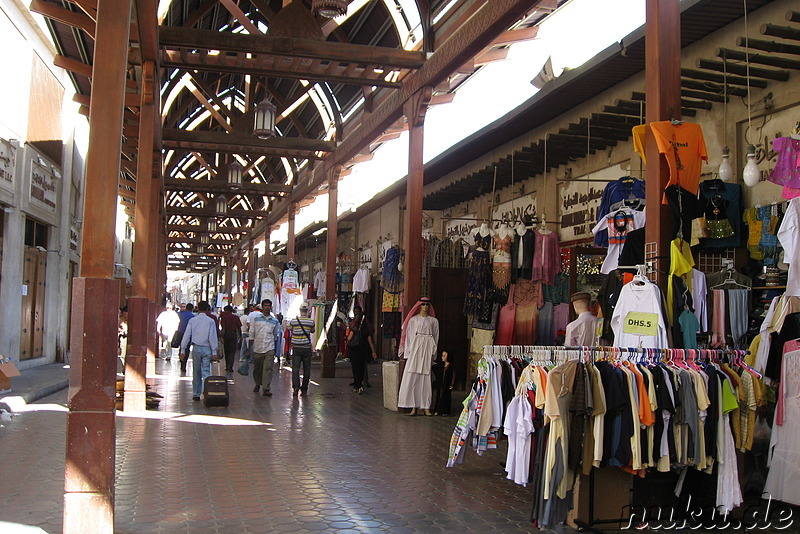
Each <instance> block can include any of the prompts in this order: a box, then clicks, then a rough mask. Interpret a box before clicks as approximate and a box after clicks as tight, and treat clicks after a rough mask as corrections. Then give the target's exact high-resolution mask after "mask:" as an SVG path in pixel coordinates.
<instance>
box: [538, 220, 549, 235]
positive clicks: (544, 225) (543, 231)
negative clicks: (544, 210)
mask: <svg viewBox="0 0 800 534" xmlns="http://www.w3.org/2000/svg"><path fill="white" fill-rule="evenodd" d="M551 232H552V230H548V229H547V217H546V216H545V215H542V221H541V222H540V223H539V233H540V234H542V235H547V234H549V233H551Z"/></svg>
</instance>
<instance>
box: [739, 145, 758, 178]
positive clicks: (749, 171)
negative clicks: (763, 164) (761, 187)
mask: <svg viewBox="0 0 800 534" xmlns="http://www.w3.org/2000/svg"><path fill="white" fill-rule="evenodd" d="M742 179H743V180H744V183H745V185H747V186H748V187H754V186H755V185H757V184H758V182H760V181H761V171H759V170H758V165H757V164H756V147H754V146H753V145H750V146H748V147H747V165H745V166H744V172H742Z"/></svg>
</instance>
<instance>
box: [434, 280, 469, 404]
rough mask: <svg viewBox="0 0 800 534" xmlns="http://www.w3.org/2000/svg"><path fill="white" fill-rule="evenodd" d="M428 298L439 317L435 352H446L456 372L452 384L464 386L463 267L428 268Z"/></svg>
mask: <svg viewBox="0 0 800 534" xmlns="http://www.w3.org/2000/svg"><path fill="white" fill-rule="evenodd" d="M430 288H431V300H432V301H433V307H434V309H435V310H436V318H437V319H438V320H439V351H440V352H441V351H443V350H446V351H447V353H448V354H449V355H450V361H451V362H452V363H453V366H454V369H455V373H456V387H457V388H459V389H464V385H465V384H466V380H467V359H468V357H469V345H468V340H467V323H466V321H464V312H463V311H462V310H463V308H464V295H465V294H466V291H467V271H466V270H465V269H447V268H443V267H432V268H431V281H430Z"/></svg>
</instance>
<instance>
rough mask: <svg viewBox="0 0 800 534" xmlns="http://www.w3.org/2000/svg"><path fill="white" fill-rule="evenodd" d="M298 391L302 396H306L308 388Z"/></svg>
mask: <svg viewBox="0 0 800 534" xmlns="http://www.w3.org/2000/svg"><path fill="white" fill-rule="evenodd" d="M300 393H302V394H303V396H304V397H308V390H307V389H301V390H300Z"/></svg>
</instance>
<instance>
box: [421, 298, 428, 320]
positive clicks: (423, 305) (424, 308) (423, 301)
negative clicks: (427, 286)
mask: <svg viewBox="0 0 800 534" xmlns="http://www.w3.org/2000/svg"><path fill="white" fill-rule="evenodd" d="M430 309H431V301H430V300H429V299H427V298H425V297H423V298H421V299H419V314H420V315H421V316H422V317H427V316H428V312H429V311H430Z"/></svg>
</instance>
